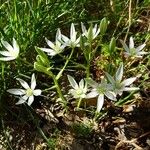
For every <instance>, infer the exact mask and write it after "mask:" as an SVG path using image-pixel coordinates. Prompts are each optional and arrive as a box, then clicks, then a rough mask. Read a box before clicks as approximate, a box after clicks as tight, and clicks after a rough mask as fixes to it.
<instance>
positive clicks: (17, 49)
mask: <svg viewBox="0 0 150 150" xmlns="http://www.w3.org/2000/svg"><path fill="white" fill-rule="evenodd" d="M13 50H14V51H16V52H17V53H19V46H18V44H17V42H16V40H15V39H14V38H13Z"/></svg>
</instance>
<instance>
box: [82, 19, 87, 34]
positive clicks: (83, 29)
mask: <svg viewBox="0 0 150 150" xmlns="http://www.w3.org/2000/svg"><path fill="white" fill-rule="evenodd" d="M81 29H82V32H83V34H84V35H85V33H87V30H86V28H85V26H84V24H83V23H82V22H81Z"/></svg>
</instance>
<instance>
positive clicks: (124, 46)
mask: <svg viewBox="0 0 150 150" xmlns="http://www.w3.org/2000/svg"><path fill="white" fill-rule="evenodd" d="M120 42H121V44H122V46H123V48H124V50H125V51H126V52H127V53H129V52H130V50H129V47H128V46H127V44H126V43H124V41H122V40H120Z"/></svg>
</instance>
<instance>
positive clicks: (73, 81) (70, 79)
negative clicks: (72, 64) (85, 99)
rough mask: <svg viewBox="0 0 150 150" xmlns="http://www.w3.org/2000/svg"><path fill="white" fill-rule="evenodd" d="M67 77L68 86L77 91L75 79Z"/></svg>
mask: <svg viewBox="0 0 150 150" xmlns="http://www.w3.org/2000/svg"><path fill="white" fill-rule="evenodd" d="M67 77H68V80H69V83H70V85H71V86H72V87H73V88H74V89H77V88H78V87H79V86H78V84H77V82H76V81H75V79H74V78H73V77H72V76H70V75H67Z"/></svg>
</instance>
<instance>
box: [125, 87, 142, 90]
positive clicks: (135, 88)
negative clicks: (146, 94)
mask: <svg viewBox="0 0 150 150" xmlns="http://www.w3.org/2000/svg"><path fill="white" fill-rule="evenodd" d="M139 89H140V88H138V87H125V88H124V89H123V90H124V91H136V90H139Z"/></svg>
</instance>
